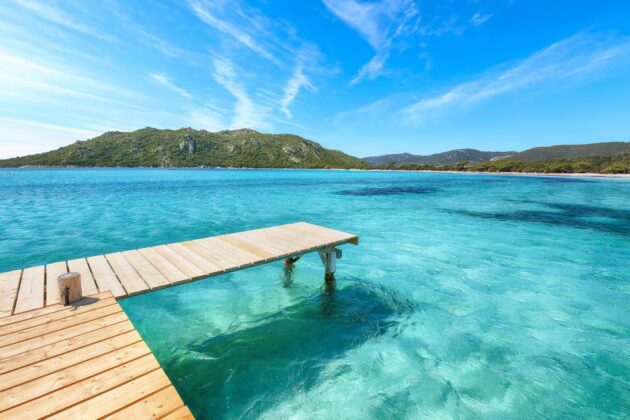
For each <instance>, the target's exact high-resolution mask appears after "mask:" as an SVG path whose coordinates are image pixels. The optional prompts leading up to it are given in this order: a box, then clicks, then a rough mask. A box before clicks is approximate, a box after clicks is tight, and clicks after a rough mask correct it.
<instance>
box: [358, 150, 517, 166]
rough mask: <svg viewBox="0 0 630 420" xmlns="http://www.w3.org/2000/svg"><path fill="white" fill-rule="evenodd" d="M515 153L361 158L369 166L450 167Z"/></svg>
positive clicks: (457, 152) (456, 152)
mask: <svg viewBox="0 0 630 420" xmlns="http://www.w3.org/2000/svg"><path fill="white" fill-rule="evenodd" d="M514 153H516V152H484V151H481V150H477V149H456V150H449V151H448V152H442V153H435V154H433V155H412V154H410V153H398V154H393V155H381V156H370V157H365V158H363V160H364V161H366V162H367V163H369V164H370V165H386V164H388V163H390V162H394V163H402V164H409V163H411V164H414V163H415V164H419V165H425V164H426V165H451V164H453V163H457V162H461V161H463V160H465V161H468V162H474V163H478V162H489V161H491V160H494V159H500V158H502V157H506V156H510V155H513V154H514Z"/></svg>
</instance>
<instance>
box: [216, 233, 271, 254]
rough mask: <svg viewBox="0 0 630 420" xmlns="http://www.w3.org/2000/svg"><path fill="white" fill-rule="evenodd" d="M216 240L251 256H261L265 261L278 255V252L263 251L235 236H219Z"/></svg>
mask: <svg viewBox="0 0 630 420" xmlns="http://www.w3.org/2000/svg"><path fill="white" fill-rule="evenodd" d="M216 239H217V240H218V241H221V242H225V243H228V244H230V245H232V246H235V247H237V248H240V249H242V250H244V251H246V252H249V253H250V254H254V255H257V256H259V257H260V258H264V259H265V260H267V259H269V258H273V257H275V256H276V255H277V253H276V252H272V251H269V250H267V249H262V248H260V247H258V246H256V245H254V244H251V243H250V242H249V241H245V240H241V239H238V238H236V237H233V236H227V235H224V236H217V237H216Z"/></svg>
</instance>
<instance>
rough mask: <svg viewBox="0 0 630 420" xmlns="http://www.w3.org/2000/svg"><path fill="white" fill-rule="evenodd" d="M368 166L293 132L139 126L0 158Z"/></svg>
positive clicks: (4, 163)
mask: <svg viewBox="0 0 630 420" xmlns="http://www.w3.org/2000/svg"><path fill="white" fill-rule="evenodd" d="M20 166H48V167H50V166H76V167H236V168H367V167H368V165H367V164H366V163H365V162H363V161H362V160H360V159H358V158H355V157H353V156H350V155H347V154H345V153H343V152H340V151H338V150H330V149H326V148H324V147H322V146H321V145H320V144H318V143H316V142H314V141H311V140H306V139H304V138H302V137H300V136H296V135H292V134H263V133H259V132H257V131H254V130H249V129H241V130H225V131H219V132H214V133H213V132H209V131H206V130H193V129H192V128H181V129H179V130H159V129H156V128H143V129H141V130H136V131H132V132H119V131H113V132H107V133H105V134H102V135H100V136H98V137H95V138H93V139H90V140H85V141H77V142H75V143H73V144H71V145H69V146H65V147H61V148H59V149H57V150H53V151H50V152H46V153H40V154H36V155H30V156H23V157H17V158H12V159H6V160H0V167H20Z"/></svg>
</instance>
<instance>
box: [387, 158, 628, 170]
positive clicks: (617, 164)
mask: <svg viewBox="0 0 630 420" xmlns="http://www.w3.org/2000/svg"><path fill="white" fill-rule="evenodd" d="M377 168H380V169H389V170H410V171H458V172H522V173H602V174H630V153H622V154H619V155H614V156H594V157H585V158H579V159H548V160H541V161H533V162H523V161H520V160H513V159H500V160H495V161H492V162H482V163H475V164H471V163H470V162H467V161H461V162H458V163H456V164H454V165H416V164H399V163H393V162H392V163H389V164H387V165H379V166H377Z"/></svg>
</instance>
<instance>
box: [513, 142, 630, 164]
mask: <svg viewBox="0 0 630 420" xmlns="http://www.w3.org/2000/svg"><path fill="white" fill-rule="evenodd" d="M622 153H630V142H620V141H618V142H604V143H590V144H571V145H562V146H549V147H534V148H533V149H528V150H525V151H523V152H520V153H514V154H512V155H511V156H509V157H507V158H506V159H509V160H519V161H521V162H535V161H541V160H551V159H579V158H585V157H595V156H615V155H620V154H622Z"/></svg>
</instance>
